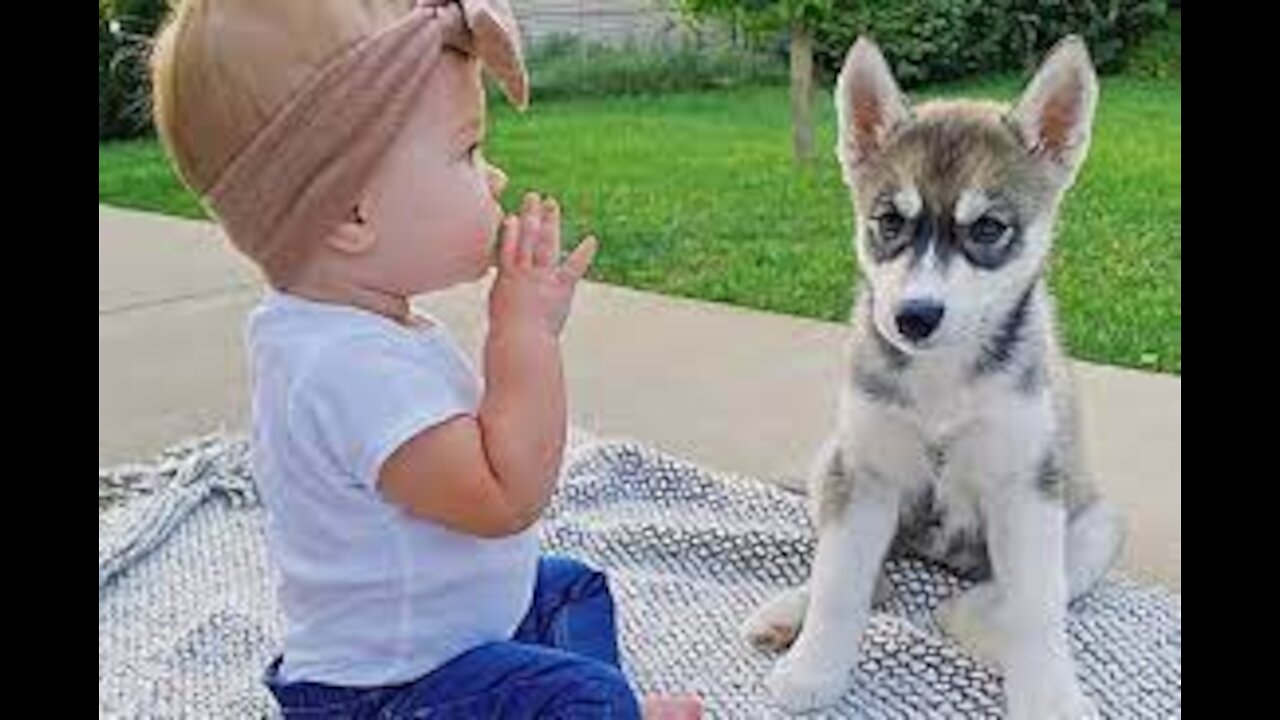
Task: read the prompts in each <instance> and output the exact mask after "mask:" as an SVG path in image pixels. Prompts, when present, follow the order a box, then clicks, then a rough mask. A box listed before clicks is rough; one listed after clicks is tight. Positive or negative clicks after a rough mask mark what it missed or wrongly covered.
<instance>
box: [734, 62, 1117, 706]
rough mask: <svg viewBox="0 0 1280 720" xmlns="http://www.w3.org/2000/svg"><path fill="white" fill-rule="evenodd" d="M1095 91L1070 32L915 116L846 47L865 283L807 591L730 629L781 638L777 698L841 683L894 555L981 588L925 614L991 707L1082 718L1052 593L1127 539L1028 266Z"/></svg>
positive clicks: (877, 65)
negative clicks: (1006, 88)
mask: <svg viewBox="0 0 1280 720" xmlns="http://www.w3.org/2000/svg"><path fill="white" fill-rule="evenodd" d="M1097 94H1098V89H1097V78H1096V76H1095V74H1094V70H1093V65H1092V63H1091V61H1090V59H1089V54H1088V51H1087V50H1086V48H1085V45H1084V43H1083V42H1082V41H1081V40H1080V39H1079V38H1077V37H1068V38H1066V39H1064V40H1063V41H1062V42H1060V43H1059V44H1058V45H1057V46H1056V47H1055V48H1054V50H1053V51H1052V52H1051V53H1050V54H1049V56H1048V58H1047V59H1046V60H1045V61H1044V63H1043V65H1042V66H1041V67H1040V69H1039V71H1038V72H1037V74H1036V75H1035V77H1034V79H1033V80H1032V81H1031V83H1030V85H1029V86H1028V87H1027V88H1026V90H1025V91H1024V93H1023V95H1022V97H1021V98H1020V99H1019V100H1018V102H1017V103H1016V104H1015V105H1014V106H1013V107H1006V106H1003V105H999V104H996V103H990V102H973V101H963V100H955V101H936V102H930V103H926V104H922V105H919V106H916V107H914V108H913V107H911V106H909V105H908V104H907V102H906V101H905V99H904V97H903V95H902V93H901V91H900V90H899V89H898V86H897V83H896V82H895V81H894V78H893V76H892V74H891V73H890V70H889V67H888V65H887V64H886V63H885V60H884V57H883V56H882V55H881V53H880V50H879V49H878V48H877V47H876V46H875V44H874V43H872V42H870V41H869V40H867V39H865V38H864V39H860V40H858V41H857V42H856V43H855V44H854V46H853V47H852V49H850V51H849V54H848V57H847V58H846V60H845V64H844V68H843V70H842V71H841V73H840V78H839V82H838V83H837V87H836V94H835V101H836V108H837V112H838V121H839V139H838V140H837V147H836V154H837V156H838V157H839V161H840V164H841V167H842V169H843V174H844V180H845V183H846V184H847V185H848V186H849V189H850V191H851V194H852V200H853V208H854V212H855V214H856V216H857V234H856V237H855V239H854V243H855V246H856V251H857V257H858V267H859V272H860V274H861V280H860V282H859V283H858V285H859V288H858V290H859V293H858V298H857V301H856V303H855V306H854V310H853V327H852V332H851V334H850V339H849V344H848V355H849V374H848V376H847V382H846V383H845V384H844V385H843V387H842V388H841V389H840V409H839V413H838V419H837V422H836V426H835V428H834V430H833V432H832V434H831V436H830V439H829V440H828V441H827V442H826V444H825V446H824V448H823V450H822V451H821V452H820V453H819V456H818V457H817V459H816V462H815V465H814V469H813V472H812V474H811V480H810V496H811V498H812V500H813V504H814V514H815V519H816V524H817V528H818V545H817V551H816V554H815V557H814V561H813V567H812V573H811V577H810V578H809V581H808V583H807V585H805V586H801V587H798V588H793V589H790V590H787V591H785V592H783V593H782V594H781V595H779V596H777V597H775V598H774V599H772V600H770V601H769V602H767V603H766V604H764V605H763V606H762V607H760V608H759V609H758V610H756V612H755V613H754V615H753V616H752V617H750V618H749V619H748V620H747V621H746V623H745V624H744V626H743V634H744V635H745V637H746V638H747V639H748V640H749V641H750V642H752V643H753V644H755V645H756V646H758V647H762V648H767V649H772V650H783V649H786V648H788V647H789V648H790V649H789V650H788V651H787V652H786V654H785V655H784V656H783V657H782V658H781V659H780V660H779V661H778V663H777V665H776V666H775V668H774V669H773V671H772V673H771V674H770V676H769V678H768V680H767V684H768V686H769V688H770V690H771V691H772V693H773V695H774V696H775V697H776V699H777V700H778V702H779V703H780V704H781V705H782V706H783V707H785V708H787V709H789V710H794V711H801V710H809V709H814V708H819V707H823V706H826V705H829V704H831V703H834V702H835V701H836V700H837V699H839V697H840V696H841V695H842V694H843V693H844V691H845V689H846V688H847V687H848V684H849V673H850V671H851V670H853V668H854V666H855V664H856V662H857V660H858V645H859V640H860V638H861V636H862V633H863V631H864V630H865V628H866V625H867V619H868V615H869V613H870V609H871V605H872V600H873V594H874V593H875V592H876V588H877V585H878V578H879V574H880V572H881V569H882V565H883V562H884V559H885V557H886V555H887V554H888V553H889V552H890V550H891V548H893V549H895V550H896V549H902V550H909V551H911V552H914V553H917V554H919V555H922V556H924V557H926V558H930V559H932V560H935V561H937V562H940V563H943V564H945V565H947V566H949V567H951V568H952V569H954V570H955V571H956V572H958V573H962V574H964V575H967V576H970V577H972V578H974V579H978V580H980V582H979V583H978V584H977V585H975V586H974V587H973V588H972V589H970V590H969V591H967V592H965V593H963V594H962V595H960V596H958V597H956V598H954V599H952V600H951V601H949V602H948V603H946V604H944V605H943V606H942V607H941V608H939V609H938V611H937V616H936V617H937V619H938V621H939V623H940V625H941V626H942V627H943V628H944V630H945V631H946V632H948V634H950V635H952V636H953V637H954V638H955V639H956V640H957V641H959V642H960V643H961V644H962V645H963V646H965V647H967V648H968V649H969V650H970V651H972V652H973V653H975V654H977V655H978V656H980V657H981V658H983V659H985V660H987V661H988V662H991V663H993V664H995V665H996V666H998V667H999V668H1000V669H1001V670H1002V672H1003V675H1004V689H1005V695H1006V698H1005V699H1006V704H1007V708H1008V714H1009V717H1011V718H1014V719H1015V720H1052V719H1054V718H1071V719H1072V720H1075V719H1076V718H1080V717H1092V716H1093V715H1094V710H1093V708H1092V705H1091V703H1090V702H1089V701H1088V700H1087V699H1086V698H1085V696H1084V694H1083V693H1082V692H1081V689H1080V684H1079V682H1078V681H1077V679H1076V675H1075V671H1074V666H1073V664H1072V658H1071V651H1070V646H1069V644H1068V640H1067V632H1066V614H1067V603H1068V602H1070V601H1071V600H1072V599H1073V598H1076V597H1078V596H1080V595H1081V594H1083V593H1085V592H1087V591H1088V590H1089V589H1090V587H1092V586H1093V584H1094V583H1095V582H1096V581H1097V580H1098V579H1099V578H1101V577H1102V576H1103V574H1104V573H1105V572H1106V571H1107V569H1108V568H1109V567H1110V566H1111V564H1112V562H1113V561H1114V560H1115V558H1116V556H1117V554H1118V553H1119V550H1120V546H1121V544H1122V540H1123V535H1124V532H1123V525H1122V522H1121V518H1120V516H1119V515H1118V514H1117V513H1116V512H1115V510H1114V509H1113V508H1112V507H1111V506H1110V505H1108V504H1106V503H1105V502H1103V501H1102V500H1101V499H1100V498H1099V496H1098V494H1097V492H1096V491H1095V489H1094V487H1093V486H1092V484H1091V483H1090V481H1089V477H1088V475H1087V473H1086V472H1085V468H1084V467H1083V465H1082V462H1081V458H1080V455H1081V452H1080V448H1079V440H1078V429H1077V423H1076V417H1075V409H1074V403H1075V401H1074V397H1073V393H1072V389H1071V385H1070V378H1069V377H1068V365H1067V361H1066V359H1065V357H1064V355H1063V351H1062V349H1061V347H1060V346H1059V343H1058V339H1057V335H1056V331H1055V325H1054V312H1053V306H1052V303H1051V300H1050V297H1049V288H1048V279H1047V277H1046V275H1047V270H1048V258H1049V251H1050V246H1051V244H1052V239H1053V230H1054V223H1055V220H1056V218H1057V214H1058V206H1059V203H1060V202H1061V200H1062V197H1063V194H1064V193H1065V192H1066V190H1067V189H1068V188H1069V187H1070V186H1071V184H1072V182H1073V180H1074V178H1075V176H1076V172H1077V171H1078V170H1079V168H1080V165H1081V163H1082V161H1083V160H1084V157H1085V154H1086V151H1087V149H1088V146H1089V137H1090V129H1091V125H1092V121H1093V114H1094V106H1095V103H1096V100H1097Z"/></svg>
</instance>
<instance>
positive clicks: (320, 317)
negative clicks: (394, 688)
mask: <svg viewBox="0 0 1280 720" xmlns="http://www.w3.org/2000/svg"><path fill="white" fill-rule="evenodd" d="M247 343H248V349H249V358H250V370H251V376H252V383H253V394H252V395H253V470H254V473H255V475H256V478H257V483H258V487H259V490H260V492H261V494H262V498H263V502H264V504H265V505H266V508H267V517H268V522H267V541H268V544H269V547H270V550H271V553H272V558H273V560H274V561H275V563H276V564H277V565H278V567H279V570H280V577H281V583H280V588H279V596H280V599H281V602H282V604H283V607H284V615H285V626H286V627H285V641H284V662H283V664H282V666H281V675H282V676H283V679H284V680H285V681H287V682H294V681H310V682H321V683H327V684H331V685H344V686H353V687H368V686H374V685H388V684H394V683H400V682H406V681H409V680H413V679H416V678H418V677H421V676H422V675H425V674H426V673H428V672H430V671H431V670H433V669H434V668H436V667H438V666H439V665H441V664H443V663H444V662H446V661H448V660H449V659H451V658H453V657H455V656H457V655H459V654H461V653H463V652H465V651H467V650H469V649H471V648H474V647H476V646H478V645H481V644H483V643H486V642H490V641H495V640H507V639H510V637H511V635H512V633H513V632H514V631H515V629H516V627H517V626H518V625H519V623H520V621H521V619H523V617H524V615H525V612H526V611H527V610H528V607H529V603H530V599H531V597H532V593H533V586H534V582H535V580H536V577H537V555H538V539H537V530H536V528H537V526H536V525H535V526H533V527H531V528H529V529H527V530H525V531H524V532H521V533H519V534H517V535H512V536H510V537H505V538H498V539H484V538H479V537H473V536H469V535H465V534H462V533H458V532H454V531H452V530H449V529H447V528H445V527H443V526H441V525H439V524H436V523H433V522H429V521H424V520H420V519H416V518H413V517H411V516H410V515H409V514H408V513H407V512H405V511H404V510H403V509H401V508H399V507H398V506H395V505H393V504H391V503H390V502H389V501H388V500H386V499H385V498H384V497H383V496H382V495H381V493H380V492H379V491H378V485H377V483H378V472H379V469H380V467H381V466H382V463H383V462H384V461H385V460H386V459H387V458H388V457H389V456H390V455H391V453H392V452H394V451H395V450H396V448H397V447H398V446H400V445H401V444H402V443H404V442H405V441H406V440H409V439H410V438H412V437H413V436H414V435H416V434H417V433H419V432H421V431H422V430H424V429H426V428H429V427H431V426H433V425H437V424H439V423H441V422H443V421H445V420H448V419H450V418H453V417H456V416H458V415H463V414H475V413H476V412H477V408H478V406H479V398H480V388H479V381H478V379H477V377H476V374H475V372H474V370H473V369H472V368H471V366H470V364H469V362H468V361H467V359H466V357H465V356H464V355H463V354H462V353H461V351H460V350H459V349H458V347H457V345H456V344H455V343H454V342H453V341H452V339H451V338H450V337H449V335H448V333H447V332H446V331H445V329H444V327H443V326H441V325H440V324H439V323H433V324H424V325H423V326H420V327H412V328H411V327H406V326H403V325H401V324H399V323H396V322H393V321H391V320H389V319H386V318H384V317H382V316H379V315H377V314H375V313H370V312H365V311H363V310H359V309H356V308H352V307H346V306H341V305H330V304H323V303H316V302H311V301H308V300H304V299H302V298H299V297H296V296H292V295H288V294H284V293H280V292H275V291H268V294H267V296H266V298H265V299H264V300H263V301H262V303H261V304H260V305H259V306H258V307H257V308H255V309H254V311H253V312H252V313H251V314H250V316H249V320H248V325H247ZM422 482H431V477H430V475H429V474H428V475H427V476H425V477H423V478H422Z"/></svg>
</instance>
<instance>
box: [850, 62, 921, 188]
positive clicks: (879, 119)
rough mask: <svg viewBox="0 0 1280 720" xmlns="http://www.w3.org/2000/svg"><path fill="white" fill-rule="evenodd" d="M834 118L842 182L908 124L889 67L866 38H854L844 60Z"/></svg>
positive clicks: (907, 111)
mask: <svg viewBox="0 0 1280 720" xmlns="http://www.w3.org/2000/svg"><path fill="white" fill-rule="evenodd" d="M836 118H837V122H838V130H839V137H838V139H837V140H836V156H837V157H838V158H839V159H840V165H841V166H842V167H843V168H844V171H845V176H846V178H847V177H849V175H850V173H852V172H853V171H854V170H855V169H856V168H857V167H858V166H859V165H861V164H862V163H864V162H866V161H867V160H869V159H872V158H874V157H875V156H876V155H878V154H879V153H881V152H883V151H884V148H885V145H886V143H887V142H888V140H889V138H890V136H892V134H893V132H894V131H895V130H897V129H898V128H899V127H901V126H902V125H903V124H905V123H907V122H908V121H910V120H911V110H910V108H908V106H907V103H906V100H905V98H904V97H903V95H902V91H901V90H899V89H898V83H897V82H896V81H895V80H894V79H893V73H892V72H890V70H889V64H888V63H887V62H885V59H884V55H883V54H882V53H881V52H880V48H879V47H877V46H876V44H875V43H874V42H872V41H871V40H869V39H868V38H865V37H864V38H858V41H857V42H855V43H854V44H853V47H852V48H850V49H849V54H848V56H846V57H845V61H844V68H843V69H841V71H840V77H839V79H838V80H837V81H836Z"/></svg>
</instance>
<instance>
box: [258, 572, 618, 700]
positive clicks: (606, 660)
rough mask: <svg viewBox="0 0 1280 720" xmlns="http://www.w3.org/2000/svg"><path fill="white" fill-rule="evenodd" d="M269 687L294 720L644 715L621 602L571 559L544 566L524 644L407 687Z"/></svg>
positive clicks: (500, 648)
mask: <svg viewBox="0 0 1280 720" xmlns="http://www.w3.org/2000/svg"><path fill="white" fill-rule="evenodd" d="M279 668H280V658H276V660H275V662H274V663H272V665H271V667H269V668H268V669H267V673H266V678H265V681H266V683H267V687H268V688H270V690H271V692H272V693H273V694H274V695H275V697H276V700H277V702H279V703H280V708H281V710H282V711H283V712H284V716H285V717H286V718H439V719H440V720H445V719H448V720H453V719H455V718H457V719H459V720H461V719H463V718H466V719H468V720H470V719H472V718H512V719H513V720H514V719H517V718H547V719H548V720H597V719H600V718H610V719H611V720H626V719H631V718H636V719H638V718H639V717H640V709H639V706H638V704H637V702H636V698H635V695H634V694H633V693H632V691H631V686H630V684H629V683H628V682H627V679H626V677H624V676H623V674H622V672H621V671H620V670H619V666H618V644H617V633H616V631H615V628H614V621H613V598H612V597H610V595H609V586H608V583H607V581H606V580H605V576H604V575H603V574H601V573H599V572H597V571H595V570H592V569H591V568H589V567H587V566H586V565H584V564H582V563H580V562H578V561H577V560H571V559H568V558H559V557H546V558H543V559H542V560H541V561H540V562H539V564H538V584H537V587H535V588H534V593H533V602H532V604H531V605H530V608H529V613H528V615H526V616H525V618H524V620H523V621H522V622H521V623H520V627H519V628H518V629H517V630H516V633H515V636H514V637H513V638H512V639H511V640H509V641H506V642H494V643H489V644H488V645H482V646H480V647H478V648H475V649H473V650H470V651H468V652H466V653H463V654H462V655H459V656H458V657H456V658H454V659H453V660H450V661H449V662H447V663H445V664H444V665H442V666H441V667H439V668H436V669H435V670H433V671H432V672H431V673H429V674H427V675H426V676H424V677H422V678H419V679H418V680H415V681H413V682H409V683H405V684H402V685H394V686H388V687H376V688H348V687H338V686H333V685H323V684H320V683H308V682H297V683H282V682H280V681H279V677H278V674H277V673H278V671H279Z"/></svg>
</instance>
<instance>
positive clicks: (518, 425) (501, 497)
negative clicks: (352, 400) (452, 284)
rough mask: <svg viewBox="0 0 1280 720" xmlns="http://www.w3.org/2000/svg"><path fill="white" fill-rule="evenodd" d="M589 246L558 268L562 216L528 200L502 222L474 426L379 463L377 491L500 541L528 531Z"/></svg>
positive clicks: (438, 434) (550, 463) (421, 440)
mask: <svg viewBox="0 0 1280 720" xmlns="http://www.w3.org/2000/svg"><path fill="white" fill-rule="evenodd" d="M595 249H596V243H595V240H594V239H593V238H588V239H587V240H585V241H584V242H583V243H582V244H581V245H579V246H578V247H577V249H576V250H574V252H573V254H572V255H570V256H569V258H568V259H567V260H565V262H564V264H563V265H560V264H559V255H560V210H559V207H558V206H557V205H556V204H555V202H554V201H548V202H546V203H545V204H544V203H542V202H541V201H540V200H539V199H538V198H537V196H535V195H529V196H526V197H525V201H524V206H523V208H522V209H521V213H520V217H519V218H518V219H517V218H507V220H506V222H505V223H504V225H503V232H502V240H501V246H500V249H499V260H498V276H497V278H496V279H495V280H494V284H493V288H492V290H491V292H490V295H489V334H488V337H487V339H486V342H485V348H484V370H485V392H484V398H483V400H482V401H481V403H480V412H479V417H471V416H469V415H467V416H459V417H456V418H453V419H452V420H450V421H448V422H445V423H442V424H440V425H437V426H435V427H432V428H429V429H427V430H424V431H423V432H421V433H419V434H418V435H416V436H414V437H413V438H412V439H411V440H409V441H408V442H406V443H405V444H403V445H401V446H400V447H399V448H398V449H397V450H396V451H395V452H394V453H392V455H391V457H390V458H388V459H387V461H386V462H385V463H384V464H383V466H382V470H381V472H380V474H379V487H380V488H381V490H382V492H383V494H384V495H386V496H387V497H388V498H389V499H390V500H391V501H393V502H396V503H398V504H400V505H402V506H404V507H405V508H406V509H407V510H408V511H409V512H411V513H413V514H414V515H417V516H419V517H423V518H427V519H430V520H434V521H436V522H440V523H442V524H444V525H446V526H448V527H451V528H453V529H455V530H459V531H461V532H465V533H469V534H472V535H479V536H482V537H501V536H504V535H510V534H512V533H516V532H519V531H520V530H523V529H524V528H526V527H528V526H529V525H531V524H532V523H533V522H534V521H535V520H537V518H538V516H539V515H540V514H541V513H542V510H543V508H544V507H546V504H547V501H548V500H549V499H550V497H551V491H552V490H553V489H554V487H555V479H556V476H557V475H558V473H559V470H560V460H561V456H562V454H563V451H564V442H565V428H566V409H565V390H564V373H563V369H562V367H561V361H560V340H559V335H560V329H561V328H562V327H563V325H564V321H565V318H566V317H567V316H568V313H569V306H570V303H571V301H572V299H573V290H574V287H575V286H576V284H577V282H578V280H579V279H581V278H582V275H583V274H584V273H585V272H586V269H587V267H588V266H589V265H590V264H591V259H592V257H593V256H594V255H595Z"/></svg>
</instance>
